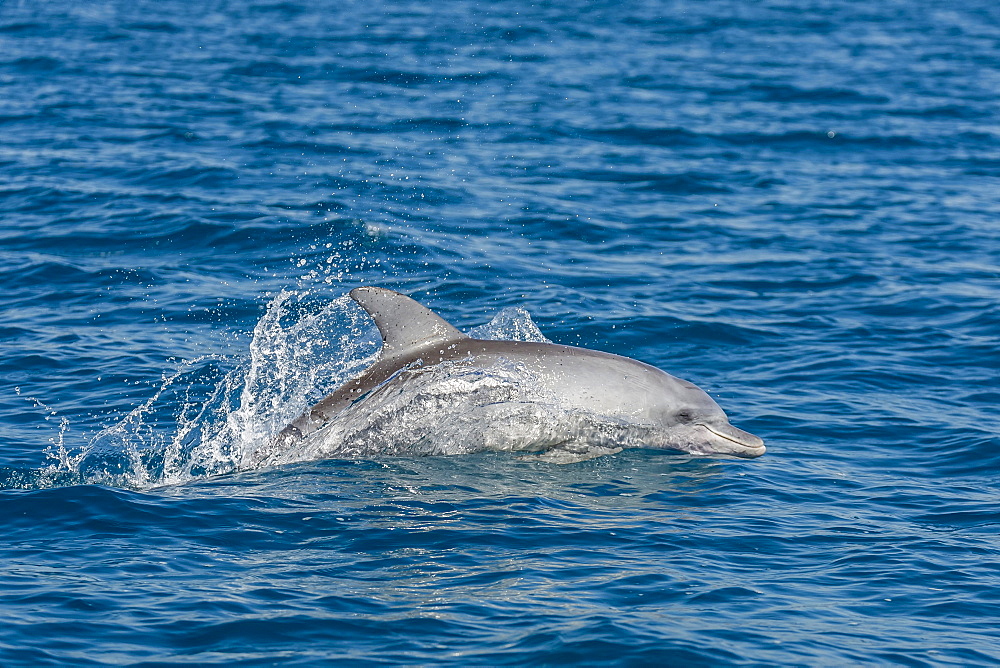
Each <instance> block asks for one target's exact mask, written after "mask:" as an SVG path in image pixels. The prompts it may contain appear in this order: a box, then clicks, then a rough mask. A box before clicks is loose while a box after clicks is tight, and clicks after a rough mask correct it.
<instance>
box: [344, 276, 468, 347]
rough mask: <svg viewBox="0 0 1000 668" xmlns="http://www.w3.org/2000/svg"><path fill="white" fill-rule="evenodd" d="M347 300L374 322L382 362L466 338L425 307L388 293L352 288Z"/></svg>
mask: <svg viewBox="0 0 1000 668" xmlns="http://www.w3.org/2000/svg"><path fill="white" fill-rule="evenodd" d="M351 299H353V300H354V301H356V302H357V303H358V304H359V305H360V306H361V308H363V309H364V310H366V311H368V315H370V316H371V317H372V318H374V319H375V324H376V325H377V326H378V331H379V332H380V333H381V334H382V359H388V358H390V357H396V356H398V355H403V354H404V353H406V352H407V351H410V350H417V349H419V348H424V347H425V346H428V345H430V344H438V343H448V342H451V341H460V340H462V339H467V338H469V337H467V336H466V335H465V334H462V332H460V331H458V330H457V329H455V328H454V327H452V326H451V325H449V324H448V323H447V322H446V321H445V320H444V318H442V317H441V316H439V315H437V314H436V313H434V312H433V311H431V310H430V309H429V308H427V307H426V306H422V305H421V304H418V303H417V302H415V301H413V300H412V299H410V298H409V297H407V296H406V295H401V294H399V293H398V292H393V291H392V290H386V289H385V288H375V287H363V288H355V289H353V290H351Z"/></svg>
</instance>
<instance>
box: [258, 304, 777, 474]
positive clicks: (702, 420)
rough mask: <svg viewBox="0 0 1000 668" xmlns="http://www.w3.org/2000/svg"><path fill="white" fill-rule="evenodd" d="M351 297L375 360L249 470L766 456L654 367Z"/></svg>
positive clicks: (684, 385) (693, 389) (714, 407)
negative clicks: (314, 462) (440, 457)
mask: <svg viewBox="0 0 1000 668" xmlns="http://www.w3.org/2000/svg"><path fill="white" fill-rule="evenodd" d="M350 295H351V298H352V299H354V301H355V302H357V303H358V304H359V305H360V306H361V307H362V308H363V309H364V310H365V311H367V312H368V313H369V314H370V315H371V317H372V318H374V320H375V324H376V325H377V326H378V329H379V332H380V333H381V334H382V349H381V352H380V355H379V358H378V361H377V362H376V363H375V364H374V365H372V366H371V367H369V368H368V370H367V371H365V372H364V373H363V374H361V375H360V376H358V377H357V378H355V379H353V380H351V381H349V382H347V383H346V384H345V385H343V386H342V387H340V388H339V389H338V390H337V391H335V392H334V393H333V394H331V395H330V396H328V397H327V398H325V399H323V400H322V401H320V402H319V403H318V404H316V405H315V406H314V407H313V408H312V409H311V410H309V411H307V412H306V413H305V414H303V415H302V416H300V417H299V418H298V419H296V420H294V421H293V422H292V423H291V424H290V425H288V426H287V427H286V428H285V429H284V430H283V431H282V432H281V433H280V434H278V436H277V437H276V438H275V439H274V440H273V441H271V442H270V443H269V444H268V445H267V446H266V447H264V448H262V449H261V450H259V451H258V452H257V453H256V454H255V456H254V460H255V464H256V465H260V464H269V463H281V462H283V461H291V460H292V459H308V458H318V457H337V456H345V457H354V456H374V455H379V454H387V455H393V454H406V455H418V454H457V453H466V452H475V451H480V450H510V451H519V452H524V453H528V454H529V456H530V457H531V458H537V459H541V460H545V461H552V462H558V463H568V462H574V461H581V460H585V459H590V458H593V457H597V456H600V455H603V454H612V453H615V452H619V451H620V450H621V449H622V448H623V447H645V448H663V449H668V450H679V451H682V452H687V453H691V454H696V455H734V456H737V457H746V458H750V457H759V456H760V455H762V454H764V449H765V448H764V442H763V441H762V440H761V439H760V438H758V437H756V436H754V435H753V434H750V433H747V432H745V431H743V430H741V429H737V428H736V427H734V426H732V425H731V424H729V420H728V418H727V417H726V414H725V413H724V412H723V411H722V409H721V408H720V407H719V405H718V404H716V403H715V401H713V400H712V398H711V397H709V396H708V395H707V394H706V393H705V392H704V391H702V390H701V389H699V388H698V387H697V386H695V385H693V384H692V383H689V382H687V381H684V380H681V379H679V378H675V377H673V376H671V375H669V374H667V373H664V372H663V371H661V370H659V369H657V368H656V367H653V366H650V365H648V364H644V363H642V362H638V361H636V360H633V359H629V358H627V357H621V356H619V355H612V354H610V353H604V352H598V351H594V350H586V349H584V348H575V347H572V346H563V345H556V344H551V343H533V342H523V341H490V340H482V339H473V338H470V337H468V336H466V335H465V334H462V333H461V332H460V331H458V330H457V329H455V328H454V327H452V326H451V325H450V324H448V323H447V322H446V321H445V320H443V319H442V318H441V317H439V316H438V315H436V314H435V313H434V312H432V311H431V310H429V309H427V308H426V307H424V306H421V305H420V304H418V303H417V302H415V301H414V300H412V299H410V298H409V297H406V296H405V295H402V294H400V293H398V292H393V291H392V290H387V289H385V288H377V287H361V288H357V289H355V290H352V291H351V293H350ZM293 452H294V454H291V453H293Z"/></svg>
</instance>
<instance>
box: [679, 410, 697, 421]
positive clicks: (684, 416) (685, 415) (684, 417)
mask: <svg viewBox="0 0 1000 668" xmlns="http://www.w3.org/2000/svg"><path fill="white" fill-rule="evenodd" d="M676 417H677V421H678V422H680V423H682V424H684V423H687V422H690V421H691V420H693V419H694V416H693V415H691V411H680V412H679V413H677V416H676Z"/></svg>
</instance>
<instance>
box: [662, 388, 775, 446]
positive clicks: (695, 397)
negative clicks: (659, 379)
mask: <svg viewBox="0 0 1000 668" xmlns="http://www.w3.org/2000/svg"><path fill="white" fill-rule="evenodd" d="M664 375H667V374H664ZM667 378H669V382H667V383H665V387H662V393H661V395H660V401H658V402H657V406H656V410H655V411H654V415H655V417H656V422H657V423H658V426H659V427H660V429H658V430H657V431H658V432H659V434H660V439H658V441H659V442H658V443H657V444H658V445H659V446H660V447H663V448H667V449H670V450H681V451H683V452H689V453H691V454H694V455H732V456H734V457H744V458H748V459H749V458H753V457H760V456H761V455H762V454H764V450H765V448H764V441H763V440H761V439H760V438H758V437H757V436H754V435H753V434H751V433H749V432H746V431H743V430H742V429H738V428H736V427H734V426H733V425H731V424H729V418H728V417H727V416H726V414H725V413H724V412H723V410H722V409H721V408H720V407H719V404H717V403H715V400H713V399H712V397H710V396H708V394H706V393H705V391H704V390H702V389H701V388H699V387H698V386H697V385H694V384H693V383H689V382H687V381H686V380H681V379H680V378H674V377H673V376H669V375H667Z"/></svg>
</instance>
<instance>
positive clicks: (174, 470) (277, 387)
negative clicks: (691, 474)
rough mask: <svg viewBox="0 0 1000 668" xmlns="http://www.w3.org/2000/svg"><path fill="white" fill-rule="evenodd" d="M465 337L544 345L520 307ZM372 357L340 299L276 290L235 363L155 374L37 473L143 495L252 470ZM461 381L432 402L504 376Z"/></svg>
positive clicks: (405, 433)
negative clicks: (123, 406) (120, 409)
mask: <svg viewBox="0 0 1000 668" xmlns="http://www.w3.org/2000/svg"><path fill="white" fill-rule="evenodd" d="M470 334H471V335H472V336H476V337H478V338H489V339H508V340H521V341H542V342H547V341H548V339H546V338H545V337H544V336H543V335H542V334H541V332H540V331H539V330H538V328H537V327H536V326H535V324H534V323H533V322H532V321H531V317H530V316H529V314H528V312H527V311H525V310H524V309H520V308H506V309H504V310H502V311H500V312H499V313H498V314H497V316H496V317H495V318H494V319H493V320H492V321H491V322H490V323H487V324H486V325H482V326H480V327H477V328H475V329H473V330H471V331H470ZM378 348H379V336H378V331H377V330H376V328H375V325H374V323H373V322H372V321H371V319H370V318H369V317H368V315H367V314H365V313H364V312H363V311H362V310H361V309H360V308H359V307H357V306H356V305H355V304H354V302H353V301H352V300H351V299H350V298H349V297H348V296H346V295H344V296H342V297H339V298H337V299H334V300H332V301H330V302H328V303H326V304H324V305H322V306H319V305H317V304H315V303H314V301H313V298H312V296H311V295H310V293H309V292H308V291H301V292H290V291H283V292H281V293H280V294H278V295H277V296H275V297H274V298H273V299H272V300H271V302H270V303H269V304H268V306H267V310H266V312H265V313H264V315H263V316H262V317H261V319H260V321H259V322H258V323H257V324H256V326H255V327H254V330H253V336H252V339H251V342H250V346H249V350H248V352H247V354H246V356H244V357H242V358H233V357H226V356H223V355H210V356H205V357H199V358H197V359H193V360H189V361H186V362H184V363H182V364H181V365H179V367H178V368H177V369H175V370H173V371H172V372H171V373H169V374H164V377H163V380H162V382H161V384H160V387H159V389H158V390H157V391H156V392H155V393H154V394H153V395H152V396H151V397H150V398H149V399H148V400H146V401H145V402H144V403H143V404H142V405H141V406H138V407H137V408H135V409H134V410H132V411H131V412H130V413H129V414H128V415H127V416H125V418H124V419H122V420H120V421H119V422H118V423H117V424H114V425H111V426H109V427H107V428H105V429H104V430H102V431H101V432H99V433H98V434H97V435H95V436H94V437H93V438H92V439H91V440H90V442H89V443H88V444H87V445H86V446H85V447H84V448H82V449H81V450H79V451H78V452H75V453H69V452H67V449H66V448H65V447H64V446H63V445H62V440H61V437H60V439H59V443H58V444H56V443H54V444H53V445H54V448H53V449H52V451H51V452H50V454H49V456H50V458H52V459H53V460H54V461H53V463H52V464H51V465H50V466H49V467H48V468H47V469H46V471H45V473H47V474H48V477H50V478H51V479H53V481H54V480H56V479H62V480H65V479H67V478H68V477H71V478H73V479H74V480H75V481H76V482H82V483H91V484H106V485H111V486H117V487H130V488H147V487H152V486H159V485H170V484H179V483H184V482H187V481H190V480H193V479H196V478H201V477H205V476H211V475H219V474H224V473H231V472H236V471H243V470H248V469H251V468H256V467H257V466H259V465H260V464H259V463H256V462H255V461H254V459H253V454H254V453H255V452H256V451H257V450H258V449H259V448H261V447H262V445H264V444H266V443H268V442H270V441H271V440H273V438H274V436H275V435H276V434H277V433H278V432H279V431H281V429H283V428H284V427H285V426H286V425H287V424H288V423H289V422H291V421H292V420H293V419H294V418H296V417H298V416H299V415H300V414H302V412H304V411H305V410H306V409H307V408H308V407H309V406H311V405H312V404H314V403H316V402H317V401H318V400H319V399H321V398H322V397H324V396H326V395H327V394H329V393H330V392H332V391H333V390H334V389H336V388H337V387H339V386H340V385H342V384H343V383H344V382H346V381H347V380H348V379H350V378H352V377H354V376H356V375H358V374H359V373H361V372H362V371H363V370H364V369H366V368H367V367H368V366H369V365H371V364H372V363H373V362H374V361H375V359H376V358H377V356H378ZM471 373H472V375H473V376H475V377H472V376H462V375H459V376H457V377H455V379H454V382H455V383H457V384H462V383H467V384H468V383H471V384H472V385H470V386H469V387H466V386H464V385H463V386H462V387H458V386H456V387H455V389H456V391H455V392H453V393H448V394H449V395H450V397H451V398H450V399H449V398H448V397H444V396H442V397H438V398H437V399H436V400H435V401H460V397H466V399H465V400H466V401H469V399H468V397H475V396H476V394H477V392H476V389H477V387H478V388H480V389H482V388H485V387H486V386H487V385H489V384H490V383H497V382H501V379H500V378H498V377H494V378H491V376H490V374H494V375H495V374H502V373H505V372H504V371H503V370H500V369H497V370H491V371H488V372H487V371H483V370H475V371H473V372H471ZM476 374H478V376H477V375H476ZM477 384H478V385H477ZM471 406H472V404H470V407H471ZM428 407H429V405H428ZM410 408H412V406H411V407H410ZM449 414H452V415H458V414H460V412H459V411H449ZM468 415H469V416H470V417H469V419H471V420H473V421H475V422H476V423H477V424H480V425H481V424H484V421H485V420H487V419H488V417H489V416H485V415H478V414H477V413H475V412H471V411H470V412H469V413H468ZM492 417H494V418H495V417H498V416H492ZM507 417H508V418H511V417H512V416H507ZM530 421H531V422H532V423H533V424H534V423H538V424H541V423H542V422H544V420H540V419H532V420H530ZM418 422H419V420H410V421H408V422H407V424H408V425H415V424H417V423H418ZM430 423H431V424H433V423H434V421H433V420H430ZM440 426H441V428H442V430H443V431H442V436H443V438H442V442H452V443H454V442H455V439H451V438H448V434H449V433H450V432H455V434H454V436H455V437H456V438H458V437H459V436H460V435H462V434H466V435H467V434H470V433H476V432H477V430H476V428H475V426H474V425H473V426H470V425H467V424H464V423H463V424H462V425H459V424H442V425H440ZM345 428H346V432H343V436H344V438H345V439H348V440H350V441H351V442H352V443H355V444H357V443H360V442H361V440H362V439H365V438H368V437H371V438H377V437H378V436H379V435H378V434H375V433H372V431H371V430H369V429H365V428H364V426H363V425H361V424H357V425H347V426H346V427H345ZM63 429H65V427H64V428H63ZM398 431H399V435H400V436H401V437H405V438H413V439H416V440H417V441H420V440H421V439H423V438H425V437H426V435H425V434H417V433H415V432H414V431H413V430H412V429H410V430H408V429H402V430H398ZM331 433H332V432H331ZM397 440H398V439H397ZM353 450H359V448H358V447H353V448H352V447H350V446H348V447H346V448H345V449H343V450H342V451H341V452H342V453H343V454H344V455H345V456H350V453H351V452H352V451H353ZM369 450H370V448H369ZM318 456H322V451H321V449H317V447H315V444H312V445H308V444H307V446H305V447H302V448H298V449H296V450H295V451H294V452H286V453H282V455H281V462H267V464H274V463H284V462H291V461H302V460H307V459H315V458H317V457H318Z"/></svg>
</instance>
